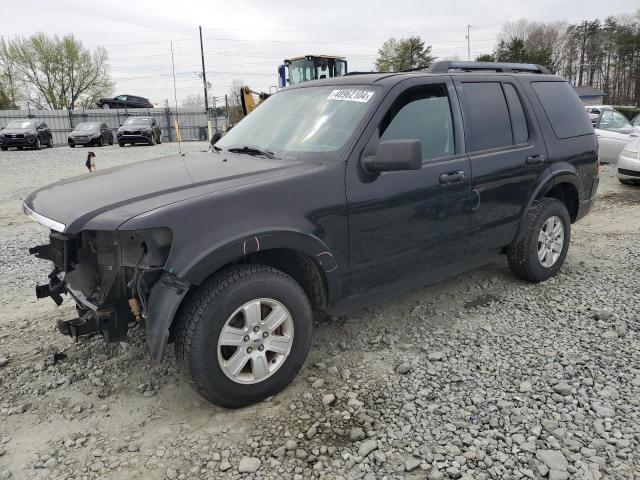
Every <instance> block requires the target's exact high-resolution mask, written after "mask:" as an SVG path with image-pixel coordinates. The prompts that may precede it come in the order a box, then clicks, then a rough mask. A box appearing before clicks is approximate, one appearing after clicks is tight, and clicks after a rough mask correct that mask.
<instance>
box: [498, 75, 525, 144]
mask: <svg viewBox="0 0 640 480" xmlns="http://www.w3.org/2000/svg"><path fill="white" fill-rule="evenodd" d="M502 88H504V94H505V96H506V97H507V103H508V104H509V113H510V114H511V126H512V127H513V143H515V144H516V145H519V144H521V143H526V141H527V140H529V129H528V128H527V117H525V115H524V109H523V108H522V102H520V97H518V94H517V93H516V89H515V88H514V87H513V85H511V84H508V83H503V84H502Z"/></svg>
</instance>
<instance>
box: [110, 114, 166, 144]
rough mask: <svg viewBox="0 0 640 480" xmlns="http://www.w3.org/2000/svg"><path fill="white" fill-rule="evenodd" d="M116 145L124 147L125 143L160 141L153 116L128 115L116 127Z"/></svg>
mask: <svg viewBox="0 0 640 480" xmlns="http://www.w3.org/2000/svg"><path fill="white" fill-rule="evenodd" d="M116 137H117V139H118V145H120V146H121V147H124V146H125V145H126V144H127V143H130V144H131V145H135V144H136V143H146V144H148V145H155V144H156V143H162V133H161V131H160V127H159V126H158V123H157V122H156V119H155V118H153V117H129V118H127V119H126V120H125V121H124V123H123V124H121V125H120V127H118V132H117V133H116Z"/></svg>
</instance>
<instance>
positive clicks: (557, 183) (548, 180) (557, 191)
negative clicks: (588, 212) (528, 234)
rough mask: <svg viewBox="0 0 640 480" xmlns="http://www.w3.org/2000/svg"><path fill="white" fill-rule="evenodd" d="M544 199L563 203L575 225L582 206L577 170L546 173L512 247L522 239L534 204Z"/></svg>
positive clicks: (530, 200)
mask: <svg viewBox="0 0 640 480" xmlns="http://www.w3.org/2000/svg"><path fill="white" fill-rule="evenodd" d="M544 197H551V198H556V199H558V200H560V201H561V202H563V203H564V204H565V206H566V207H567V210H568V212H569V218H570V219H571V223H573V222H574V221H575V220H576V218H577V216H578V209H579V206H580V179H579V178H578V175H577V172H576V170H575V169H573V168H566V169H561V170H557V171H552V170H550V169H549V170H546V171H545V173H544V174H543V175H542V176H541V178H540V181H539V182H538V184H537V186H536V187H535V188H534V189H533V191H532V193H531V195H530V196H529V200H528V201H527V204H526V206H525V208H524V209H523V210H522V212H521V214H520V224H519V226H518V231H517V233H516V235H515V237H514V239H513V242H512V245H515V244H516V243H517V242H519V241H520V240H521V239H522V235H523V233H524V229H523V227H522V225H523V222H522V220H523V219H524V217H525V216H526V214H527V211H528V210H529V208H531V205H533V202H535V201H537V200H540V199H542V198H544Z"/></svg>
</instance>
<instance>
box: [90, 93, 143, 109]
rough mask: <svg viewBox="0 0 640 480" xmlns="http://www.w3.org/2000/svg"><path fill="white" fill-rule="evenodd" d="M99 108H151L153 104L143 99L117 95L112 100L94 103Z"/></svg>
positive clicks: (102, 99)
mask: <svg viewBox="0 0 640 480" xmlns="http://www.w3.org/2000/svg"><path fill="white" fill-rule="evenodd" d="M96 105H98V107H99V108H104V109H109V108H125V109H126V108H153V103H151V102H150V101H149V100H148V99H146V98H144V97H137V96H135V95H118V96H117V97H113V98H101V99H100V100H98V102H97V103H96Z"/></svg>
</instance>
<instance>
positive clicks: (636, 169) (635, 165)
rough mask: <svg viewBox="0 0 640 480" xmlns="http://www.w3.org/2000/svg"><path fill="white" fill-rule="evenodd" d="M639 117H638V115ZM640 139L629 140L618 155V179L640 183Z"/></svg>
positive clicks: (622, 181)
mask: <svg viewBox="0 0 640 480" xmlns="http://www.w3.org/2000/svg"><path fill="white" fill-rule="evenodd" d="M636 118H637V117H636ZM639 151H640V139H635V140H633V141H631V142H629V143H628V144H627V145H626V146H625V147H624V149H623V150H622V152H621V153H620V156H619V157H618V179H619V180H620V182H621V183H627V184H630V183H639V184H640V153H639Z"/></svg>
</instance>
